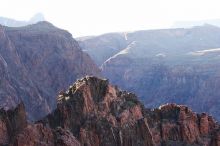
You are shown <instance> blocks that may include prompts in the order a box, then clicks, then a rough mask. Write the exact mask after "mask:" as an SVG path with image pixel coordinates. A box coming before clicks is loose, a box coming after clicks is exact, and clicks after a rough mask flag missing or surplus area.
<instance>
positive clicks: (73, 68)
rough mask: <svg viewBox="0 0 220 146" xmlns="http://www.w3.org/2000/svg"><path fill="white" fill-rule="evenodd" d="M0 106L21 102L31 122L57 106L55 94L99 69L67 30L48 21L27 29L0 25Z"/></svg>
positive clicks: (12, 105) (10, 105)
mask: <svg viewBox="0 0 220 146" xmlns="http://www.w3.org/2000/svg"><path fill="white" fill-rule="evenodd" d="M0 72H1V75H0V80H1V84H0V86H1V89H0V91H1V92H0V106H1V107H4V108H5V109H9V108H11V107H15V106H16V104H17V103H19V102H20V101H21V100H22V101H23V102H24V105H25V107H26V110H27V112H28V118H29V119H30V120H36V119H39V118H41V117H43V116H45V115H46V114H47V113H49V112H50V111H51V110H53V109H54V108H55V107H56V99H55V98H53V97H56V94H57V93H58V92H59V91H60V90H61V89H65V88H67V87H68V85H69V84H70V83H72V82H74V81H75V80H76V79H77V78H79V77H81V76H84V75H88V74H90V75H92V74H95V75H99V69H98V68H97V67H96V65H95V64H94V63H93V61H92V60H91V59H90V57H89V56H88V55H87V54H86V53H83V52H82V50H81V49H80V47H79V45H78V43H77V42H76V41H75V40H74V39H73V38H72V36H71V34H70V33H68V32H67V31H64V30H61V29H58V28H56V27H54V26H53V25H52V24H50V23H48V22H39V23H37V24H34V25H29V26H26V27H18V28H9V27H3V26H0Z"/></svg>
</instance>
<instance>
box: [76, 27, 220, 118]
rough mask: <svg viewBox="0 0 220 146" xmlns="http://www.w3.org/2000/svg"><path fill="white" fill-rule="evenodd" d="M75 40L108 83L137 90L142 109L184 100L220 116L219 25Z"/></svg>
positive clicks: (116, 34)
mask: <svg viewBox="0 0 220 146" xmlns="http://www.w3.org/2000/svg"><path fill="white" fill-rule="evenodd" d="M78 40H79V42H80V43H79V44H80V45H81V46H82V48H83V49H84V50H85V51H87V52H88V53H89V54H90V55H91V57H92V58H93V59H94V60H96V62H97V64H98V65H100V68H101V70H102V73H103V75H104V76H105V77H106V78H108V79H109V80H110V82H112V83H113V84H116V85H119V86H120V87H121V88H122V89H124V90H127V91H130V92H134V93H136V94H137V95H138V96H139V97H140V99H141V100H142V101H143V102H144V104H145V105H146V106H147V107H151V108H155V107H158V106H160V105H161V104H165V103H169V102H172V103H177V104H185V105H187V106H189V107H191V108H193V110H195V111H197V112H208V113H210V114H211V115H213V116H215V117H216V118H217V119H218V120H219V119H220V112H219V101H220V100H219V96H220V92H219V82H220V81H219V74H220V66H219V63H220V58H219V54H220V49H219V48H220V43H219V40H220V28H219V27H216V26H212V25H204V26H198V27H193V28H188V29H182V28H178V29H163V30H148V31H137V32H128V33H114V34H104V35H101V36H96V37H88V38H80V39H78ZM96 50H102V51H96ZM105 51H106V52H105ZM94 52H97V53H94ZM99 52H100V53H99ZM101 52H105V53H104V54H103V53H101ZM100 59H101V60H102V61H101V60H100Z"/></svg>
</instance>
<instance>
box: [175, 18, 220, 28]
mask: <svg viewBox="0 0 220 146" xmlns="http://www.w3.org/2000/svg"><path fill="white" fill-rule="evenodd" d="M204 24H211V25H215V26H219V27H220V19H209V20H199V21H177V22H175V23H174V24H173V26H172V28H189V27H193V26H201V25H204Z"/></svg>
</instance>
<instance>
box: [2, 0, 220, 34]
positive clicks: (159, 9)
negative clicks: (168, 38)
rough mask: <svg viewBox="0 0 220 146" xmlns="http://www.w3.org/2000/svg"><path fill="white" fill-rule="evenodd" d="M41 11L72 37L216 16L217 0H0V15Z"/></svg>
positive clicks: (219, 15) (219, 11)
mask: <svg viewBox="0 0 220 146" xmlns="http://www.w3.org/2000/svg"><path fill="white" fill-rule="evenodd" d="M38 12H42V13H43V14H44V16H45V17H46V19H47V20H48V21H50V22H52V23H53V24H54V25H56V26H58V27H61V28H63V29H67V30H69V31H70V32H71V33H72V34H73V36H75V37H76V36H85V35H96V34H101V33H106V32H115V31H133V30H140V29H154V28H168V27H170V26H171V25H172V24H173V23H174V22H175V21H180V20H201V19H215V18H220V1H219V0H0V16H4V17H9V18H14V19H18V20H28V19H29V18H30V17H32V16H33V15H34V14H35V13H38Z"/></svg>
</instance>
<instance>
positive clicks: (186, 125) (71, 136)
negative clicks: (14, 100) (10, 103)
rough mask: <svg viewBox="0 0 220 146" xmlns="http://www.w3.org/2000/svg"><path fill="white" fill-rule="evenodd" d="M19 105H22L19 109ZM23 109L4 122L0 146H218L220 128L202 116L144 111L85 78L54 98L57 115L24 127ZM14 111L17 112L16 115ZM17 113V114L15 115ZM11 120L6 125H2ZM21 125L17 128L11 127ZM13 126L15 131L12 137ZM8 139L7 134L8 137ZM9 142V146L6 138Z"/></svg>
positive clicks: (178, 110)
mask: <svg viewBox="0 0 220 146" xmlns="http://www.w3.org/2000/svg"><path fill="white" fill-rule="evenodd" d="M21 105H22V104H21ZM23 107H24V106H21V108H18V109H20V110H19V111H20V112H14V113H15V114H12V116H9V115H11V114H6V116H2V115H4V114H2V113H8V112H6V111H4V112H1V114H0V115H1V116H0V117H1V123H2V124H1V125H3V126H1V127H0V131H4V132H1V135H0V143H1V144H5V145H16V146H24V145H28V146H35V145H45V146H55V145H59V146H61V145H64V146H65V145H66V146H70V145H71V146H78V145H86V146H99V145H100V146H137V145H139V146H154V145H155V146H166V145H170V146H171V145H172V146H173V145H183V146H184V145H188V146H196V145H198V146H199V145H204V146H219V145H220V126H219V124H218V123H217V122H216V121H215V120H214V119H213V118H212V117H211V116H208V115H207V114H205V113H202V114H197V113H194V112H192V111H191V110H190V109H189V108H188V107H186V106H183V105H176V104H167V105H163V106H161V107H159V108H157V109H146V108H144V106H143V105H142V104H141V102H139V101H138V100H137V97H136V96H135V95H134V94H132V93H129V92H126V91H121V90H120V89H118V87H116V86H113V85H111V84H109V82H108V80H106V79H100V78H96V77H88V76H87V77H85V78H83V79H80V80H78V81H77V82H76V83H75V84H73V85H72V86H71V87H70V88H69V90H67V91H66V92H61V93H60V95H59V96H58V98H57V109H56V110H55V111H54V112H52V113H51V114H49V115H48V116H46V117H45V118H43V119H42V120H40V121H38V122H36V123H35V124H27V122H25V121H26V120H25V112H24V108H23ZM15 111H16V110H15ZM17 111H18V110H17ZM8 117H11V118H10V120H9V121H10V122H11V123H10V122H9V123H10V124H8V121H7V120H6V119H8ZM17 120H18V121H21V122H19V123H22V124H19V125H21V127H19V128H17V126H16V124H17V123H13V121H17ZM4 125H15V126H11V127H14V128H11V129H13V131H16V132H15V133H14V135H11V133H10V128H8V127H7V126H4ZM7 133H9V134H7ZM7 135H10V138H12V139H13V140H9V137H7Z"/></svg>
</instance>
